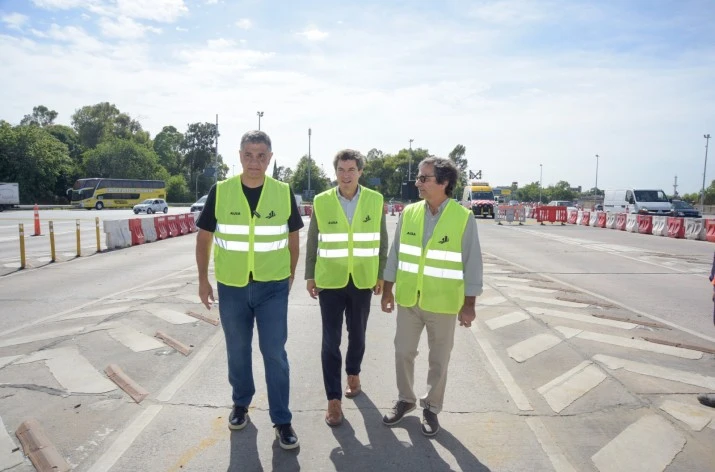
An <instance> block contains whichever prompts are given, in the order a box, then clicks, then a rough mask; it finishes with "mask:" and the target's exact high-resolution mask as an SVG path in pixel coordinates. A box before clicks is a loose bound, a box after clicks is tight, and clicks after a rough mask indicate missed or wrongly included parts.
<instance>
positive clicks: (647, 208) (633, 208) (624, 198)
mask: <svg viewBox="0 0 715 472" xmlns="http://www.w3.org/2000/svg"><path fill="white" fill-rule="evenodd" d="M603 210H604V211H607V212H611V213H641V214H643V213H647V214H650V215H668V214H670V210H671V203H670V200H668V197H667V196H666V195H665V192H663V191H662V190H655V189H640V188H629V189H617V190H605V191H604V194H603Z"/></svg>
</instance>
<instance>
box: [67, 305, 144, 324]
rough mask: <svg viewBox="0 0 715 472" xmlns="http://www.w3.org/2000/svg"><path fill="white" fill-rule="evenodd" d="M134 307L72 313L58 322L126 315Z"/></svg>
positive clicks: (122, 306) (126, 306)
mask: <svg viewBox="0 0 715 472" xmlns="http://www.w3.org/2000/svg"><path fill="white" fill-rule="evenodd" d="M132 306H133V305H121V306H113V307H110V308H102V309H100V310H92V311H80V312H78V313H71V314H69V315H66V316H63V317H61V318H57V321H64V320H76V319H80V318H92V317H94V316H108V315H116V314H117V313H124V312H126V311H130V309H131V307H132Z"/></svg>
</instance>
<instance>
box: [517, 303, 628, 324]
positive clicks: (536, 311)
mask: <svg viewBox="0 0 715 472" xmlns="http://www.w3.org/2000/svg"><path fill="white" fill-rule="evenodd" d="M526 311H528V312H529V313H531V314H532V315H545V316H554V317H557V318H565V319H567V320H574V321H581V322H583V323H591V324H596V325H601V326H610V327H612V328H620V329H633V328H636V327H637V326H638V325H637V324H633V323H627V322H625V321H617V320H609V319H606V318H598V317H596V316H590V315H580V314H578V313H569V312H565V311H558V310H547V309H546V308H540V307H535V306H530V307H528V308H526Z"/></svg>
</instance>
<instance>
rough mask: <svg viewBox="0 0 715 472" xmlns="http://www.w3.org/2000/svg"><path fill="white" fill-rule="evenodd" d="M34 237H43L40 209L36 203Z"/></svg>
mask: <svg viewBox="0 0 715 472" xmlns="http://www.w3.org/2000/svg"><path fill="white" fill-rule="evenodd" d="M33 236H41V234H40V209H39V208H38V206H37V203H35V234H33Z"/></svg>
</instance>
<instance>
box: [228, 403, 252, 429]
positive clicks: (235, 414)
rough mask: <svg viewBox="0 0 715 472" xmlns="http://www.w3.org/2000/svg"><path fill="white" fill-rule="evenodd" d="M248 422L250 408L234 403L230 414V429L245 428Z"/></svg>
mask: <svg viewBox="0 0 715 472" xmlns="http://www.w3.org/2000/svg"><path fill="white" fill-rule="evenodd" d="M247 424H248V408H246V407H245V406H236V405H233V408H232V409H231V414H230V415H228V429H234V430H238V429H243V428H245V427H246V425H247Z"/></svg>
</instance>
